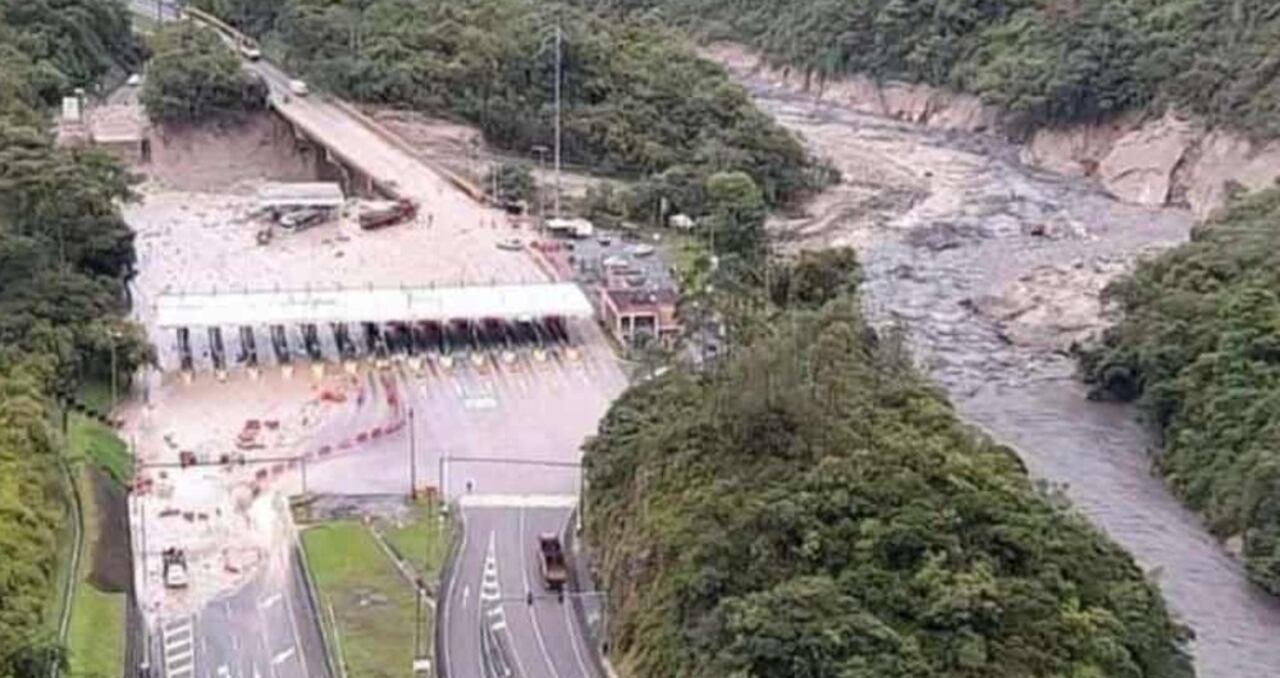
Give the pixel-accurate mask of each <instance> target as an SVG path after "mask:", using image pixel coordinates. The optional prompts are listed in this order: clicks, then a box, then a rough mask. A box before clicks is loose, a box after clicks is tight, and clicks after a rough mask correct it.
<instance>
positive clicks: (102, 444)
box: [67, 413, 133, 534]
mask: <svg viewBox="0 0 1280 678" xmlns="http://www.w3.org/2000/svg"><path fill="white" fill-rule="evenodd" d="M67 446H68V448H69V450H70V453H71V458H72V461H78V460H84V461H87V462H89V463H91V464H93V465H95V466H97V467H99V468H101V469H103V470H104V471H106V472H107V474H108V475H110V476H111V479H112V480H114V481H116V482H117V483H120V484H121V485H128V484H129V481H130V480H131V479H132V478H133V459H132V457H130V456H129V449H128V447H126V446H125V444H124V441H122V440H120V438H119V437H118V436H116V433H115V431H114V430H112V429H111V427H109V426H106V425H105V424H102V423H100V422H98V421H95V420H93V419H90V418H88V417H86V416H84V415H81V414H76V413H72V414H71V416H70V419H69V420H68V425H67ZM91 498H92V495H90V496H89V498H87V499H86V502H88V501H89V499H91ZM85 534H90V533H89V532H88V531H86V532H85Z"/></svg>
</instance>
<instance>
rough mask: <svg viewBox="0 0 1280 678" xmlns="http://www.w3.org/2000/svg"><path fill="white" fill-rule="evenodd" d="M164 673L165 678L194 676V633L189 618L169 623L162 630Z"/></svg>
mask: <svg viewBox="0 0 1280 678" xmlns="http://www.w3.org/2000/svg"><path fill="white" fill-rule="evenodd" d="M161 635H162V640H163V649H164V673H165V676H167V678H190V677H191V676H194V675H195V632H194V631H193V621H192V619H191V618H190V617H187V618H185V619H180V620H178V621H173V622H169V623H167V624H165V625H164V627H163V629H162V633H161Z"/></svg>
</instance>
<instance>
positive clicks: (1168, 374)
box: [1082, 189, 1280, 593]
mask: <svg viewBox="0 0 1280 678" xmlns="http://www.w3.org/2000/svg"><path fill="white" fill-rule="evenodd" d="M1277 224H1280V189H1271V190H1268V191H1264V192H1262V193H1259V194H1258V195H1255V196H1252V197H1248V198H1246V199H1243V200H1241V201H1239V202H1237V203H1235V204H1233V205H1232V206H1231V207H1230V209H1229V210H1228V211H1227V212H1225V213H1224V214H1223V215H1221V216H1219V217H1218V218H1216V219H1213V220H1211V221H1210V222H1209V223H1208V224H1206V225H1205V226H1204V227H1202V228H1200V229H1199V230H1198V231H1197V232H1196V234H1195V236H1194V237H1193V239H1192V242H1190V243H1188V244H1186V245H1183V246H1181V247H1178V248H1175V249H1173V250H1171V251H1169V252H1167V253H1165V254H1164V255H1162V256H1160V257H1157V258H1155V259H1153V260H1151V261H1147V262H1143V263H1142V264H1140V265H1139V266H1138V268H1137V270H1136V271H1135V272H1134V274H1133V275H1132V276H1131V277H1129V278H1127V279H1124V280H1121V281H1120V282H1118V283H1116V284H1114V285H1113V286H1112V287H1111V288H1110V289H1109V290H1108V294H1109V296H1110V297H1111V298H1113V299H1115V300H1116V301H1118V302H1119V304H1120V307H1121V309H1122V310H1123V313H1124V316H1123V319H1122V320H1121V321H1120V322H1119V323H1117V324H1116V325H1115V326H1114V327H1112V328H1110V329H1108V330H1107V332H1106V334H1105V335H1104V336H1103V338H1102V341H1101V343H1100V345H1098V346H1095V347H1093V348H1091V349H1089V350H1087V351H1085V352H1084V353H1083V355H1082V366H1083V369H1084V372H1085V375H1086V378H1087V379H1088V380H1089V381H1090V382H1091V383H1092V384H1093V391H1092V395H1093V397H1097V398H1116V399H1123V400H1132V399H1137V400H1138V402H1139V403H1140V404H1141V405H1142V406H1143V408H1144V410H1145V411H1147V412H1148V413H1149V414H1150V417H1151V420H1152V422H1153V423H1154V424H1155V425H1156V426H1157V427H1158V428H1159V429H1160V432H1161V434H1162V435H1161V439H1162V441H1163V448H1164V449H1163V450H1162V452H1161V454H1160V455H1158V456H1157V457H1156V467H1157V468H1158V469H1159V470H1160V472H1161V473H1162V474H1163V475H1164V476H1165V478H1166V480H1167V481H1168V483H1169V485H1170V487H1172V488H1173V490H1174V492H1175V493H1177V494H1178V495H1179V496H1180V497H1182V499H1183V500H1184V501H1186V502H1187V503H1188V504H1189V505H1190V506H1191V507H1192V508H1194V509H1196V510H1198V511H1200V512H1201V513H1202V514H1204V516H1205V518H1206V519H1207V521H1208V524H1209V527H1210V529H1212V530H1213V532H1214V533H1215V534H1217V535H1219V536H1220V537H1223V538H1227V539H1230V538H1232V537H1236V538H1238V539H1239V540H1240V541H1241V542H1242V547H1243V555H1244V558H1245V563H1246V565H1247V567H1248V572H1249V575H1250V576H1251V577H1252V578H1253V579H1254V580H1255V581H1257V582H1258V583H1259V584H1260V585H1262V586H1263V587H1264V588H1266V589H1268V590H1270V591H1272V592H1274V593H1280V539H1277V535H1280V507H1278V505H1277V502H1278V501H1280V500H1278V499H1277V498H1278V497H1280V485H1277V479H1278V478H1280V474H1278V473H1277V468H1278V467H1280V444H1277V443H1280V294H1277V292H1276V290H1277V289H1280V227H1278V226H1277Z"/></svg>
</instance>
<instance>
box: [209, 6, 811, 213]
mask: <svg viewBox="0 0 1280 678" xmlns="http://www.w3.org/2000/svg"><path fill="white" fill-rule="evenodd" d="M200 4H202V5H204V6H206V7H208V8H211V9H213V10H214V11H219V10H221V11H223V12H225V13H226V14H227V15H228V16H230V17H231V18H232V19H233V20H239V21H240V25H242V26H246V27H249V28H254V27H261V26H262V25H263V24H264V23H265V22H266V21H268V20H269V19H268V17H274V19H273V20H272V26H273V28H272V30H273V31H274V32H273V33H272V35H270V36H267V38H268V39H267V43H268V44H270V43H272V42H277V43H281V44H283V46H284V56H285V60H286V62H287V63H288V65H289V66H290V67H291V68H293V69H296V70H297V71H298V72H299V73H301V74H302V75H303V76H305V77H306V78H307V79H309V80H310V81H312V82H313V83H315V84H318V85H320V86H321V87H324V88H327V89H329V90H332V91H334V92H336V93H339V94H341V95H343V96H346V97H350V98H352V99H354V100H357V101H363V102H369V103H376V104H387V105H393V106H404V107H412V108H415V109H419V110H423V111H428V112H431V113H435V114H439V115H444V116H449V117H453V118H460V119H462V120H465V121H467V122H470V123H472V124H475V125H476V126H478V127H479V128H480V130H481V131H482V132H483V133H484V135H485V137H486V139H487V140H488V141H489V142H490V143H492V144H494V145H496V146H498V147H501V148H504V149H508V150H511V151H515V152H518V153H522V154H526V155H532V153H533V148H534V147H535V146H545V147H548V148H550V147H552V146H553V145H554V139H555V134H554V100H555V80H556V76H555V73H556V50H555V26H556V17H557V16H558V15H559V16H560V17H561V24H562V26H563V68H564V73H563V81H562V88H563V89H562V98H563V120H564V129H563V149H564V158H565V161H566V162H570V163H574V164H578V165H586V166H588V167H590V168H592V170H594V171H598V172H602V173H606V174H619V175H626V176H631V177H644V176H649V175H653V174H657V173H659V172H663V171H665V170H669V169H673V170H674V171H675V173H676V174H678V175H680V176H682V177H683V176H690V177H692V178H693V179H694V180H695V181H702V180H705V178H706V177H708V176H709V175H711V174H713V173H715V172H719V171H744V172H746V173H747V174H749V175H750V176H751V177H752V179H753V180H754V181H755V182H756V184H757V185H758V186H759V187H760V190H761V191H762V192H763V194H764V196H765V199H766V200H767V201H768V202H769V204H771V205H777V204H780V203H784V202H787V201H790V200H792V199H794V198H797V197H799V196H801V195H803V194H805V193H806V192H807V191H809V190H811V189H812V188H814V187H815V186H817V185H820V184H821V183H822V182H823V181H825V180H826V178H827V175H826V173H825V172H823V171H819V170H816V169H815V168H813V167H812V166H811V164H810V160H809V159H808V157H807V156H806V154H805V151H804V149H803V147H802V146H801V144H800V143H799V142H798V141H797V140H796V139H794V138H793V137H792V136H791V135H790V134H789V133H788V132H787V131H785V130H783V129H782V128H781V127H779V126H778V125H777V124H775V123H774V122H773V121H772V120H770V119H769V118H768V116H766V115H764V114H763V113H761V112H760V111H759V110H757V109H756V108H755V107H754V105H753V103H752V102H751V100H750V98H749V97H748V96H747V94H746V92H745V91H743V90H742V88H740V87H738V86H737V85H735V84H733V83H731V82H730V81H729V79H728V77H727V76H726V75H725V74H724V72H723V71H722V70H721V69H720V68H719V67H718V66H716V65H715V64H712V63H711V62H709V61H706V60H703V59H700V58H698V57H696V56H695V55H694V54H693V53H692V52H691V50H690V48H689V46H688V45H687V43H686V41H685V40H684V38H683V36H682V35H681V34H679V33H676V32H673V31H671V30H670V29H668V28H666V27H664V26H662V25H661V24H659V23H658V22H655V21H643V20H636V21H619V20H616V19H610V18H602V17H600V16H597V15H595V14H593V13H591V12H589V11H585V10H581V9H577V8H573V7H568V6H561V5H559V4H555V3H532V2H523V1H521V0H461V1H456V0H449V1H446V0H369V1H367V2H359V3H350V2H347V3H338V2H331V1H329V0H277V1H276V2H263V3H257V4H256V5H255V7H256V9H255V8H253V7H249V6H248V5H247V4H246V2H244V1H243V0H203V1H202V2H201V3H200ZM685 195H687V196H695V197H696V195H697V192H686V193H685ZM680 208H681V209H687V210H688V211H689V212H690V213H694V214H698V213H700V209H701V205H698V204H692V205H681V206H680ZM649 211H652V208H650V210H649Z"/></svg>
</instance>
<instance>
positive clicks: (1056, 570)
mask: <svg viewBox="0 0 1280 678" xmlns="http://www.w3.org/2000/svg"><path fill="white" fill-rule="evenodd" d="M856 270H857V267H856V265H855V263H854V262H853V260H852V258H851V257H850V256H848V255H847V254H841V253H838V252H837V253H826V254H822V255H811V256H809V257H807V258H805V259H802V260H801V261H800V262H798V263H797V264H796V265H795V266H794V267H793V268H791V269H783V270H779V271H776V272H775V274H774V275H773V276H772V277H773V278H774V280H775V281H777V282H776V283H775V284H774V285H772V286H771V289H770V294H769V295H768V296H769V297H771V298H772V299H773V300H774V301H775V302H781V303H783V304H787V306H786V307H784V308H781V309H780V308H779V307H778V306H769V307H768V309H772V310H768V309H765V310H766V315H765V316H764V317H763V318H762V319H769V318H768V314H769V313H772V314H776V315H775V317H773V318H772V320H773V322H767V323H757V324H756V328H757V332H756V336H757V337H758V338H756V339H753V340H746V341H743V342H742V343H739V344H736V345H735V349H734V351H733V353H732V355H731V357H729V358H727V359H725V360H724V361H723V362H722V363H721V364H720V365H719V366H718V367H717V368H716V369H712V370H707V371H704V372H701V373H699V372H690V371H687V370H675V371H672V372H668V373H667V374H665V375H663V376H661V377H659V378H657V379H655V380H651V381H648V382H646V383H643V384H641V385H638V386H635V387H633V388H632V389H630V390H629V391H628V392H627V393H626V394H625V395H624V396H623V397H622V398H621V399H620V400H619V401H618V402H616V403H615V404H614V406H613V407H612V408H611V409H610V411H609V413H608V415H607V416H606V417H605V419H604V420H603V422H602V423H601V425H600V429H599V433H598V435H597V436H596V437H595V438H594V439H592V440H591V441H590V442H589V443H588V445H587V449H586V456H585V463H586V466H587V473H588V485H587V487H588V496H587V507H588V508H587V510H586V523H587V531H588V536H589V537H590V540H591V541H592V542H593V543H595V544H598V545H600V547H601V551H602V553H601V556H602V557H601V565H600V568H601V574H602V577H603V586H604V587H605V588H606V589H607V591H608V598H609V605H610V615H609V619H610V627H611V629H610V631H611V632H610V636H611V641H612V646H613V650H612V653H611V654H612V656H613V658H614V661H615V663H617V664H619V665H620V668H621V669H622V670H623V671H622V672H623V673H624V675H629V676H633V677H635V678H647V677H653V678H666V677H667V676H689V677H693V678H696V677H700V676H705V677H707V678H720V677H723V676H737V677H741V678H747V677H760V678H765V677H768V678H782V677H787V676H795V677H815V676H843V677H845V678H892V677H894V676H901V677H903V678H906V677H910V678H927V677H930V676H937V677H939V678H941V677H944V676H945V677H948V678H959V677H963V676H972V677H974V678H978V677H981V678H998V677H1001V676H1008V677H1010V678H1014V677H1016V678H1030V677H1036V676H1044V677H1048V676H1131V677H1137V676H1150V677H1156V676H1160V677H1162V678H1168V677H1171V676H1186V675H1190V674H1191V672H1192V669H1191V668H1190V666H1189V662H1188V659H1187V657H1186V654H1185V652H1184V650H1183V648H1182V640H1183V639H1182V631H1181V630H1179V628H1178V627H1176V626H1175V625H1174V624H1173V623H1171V622H1170V619H1169V616H1168V613H1167V612H1166V610H1165V608H1164V606H1163V603H1162V601H1161V598H1160V595H1159V593H1158V592H1157V590H1156V588H1155V587H1154V586H1153V585H1152V584H1151V583H1150V582H1148V581H1147V580H1146V579H1145V578H1144V575H1143V573H1142V572H1141V571H1140V570H1139V569H1138V567H1137V566H1136V565H1135V564H1134V562H1133V561H1132V559H1131V558H1130V557H1129V556H1128V555H1127V554H1126V553H1125V552H1124V551H1122V550H1121V549H1120V548H1119V547H1117V546H1116V545H1115V544H1113V543H1112V542H1110V541H1109V540H1108V539H1107V538H1106V537H1105V536H1103V535H1102V534H1100V533H1099V532H1098V531H1096V530H1095V529H1094V528H1092V527H1090V526H1089V525H1088V524H1087V523H1085V522H1084V520H1083V519H1082V518H1081V517H1079V516H1078V515H1077V514H1075V513H1074V512H1072V511H1071V510H1070V509H1069V508H1067V507H1066V502H1065V500H1063V499H1060V498H1059V497H1058V496H1057V495H1054V494H1045V493H1042V492H1041V491H1039V490H1037V489H1036V488H1035V487H1033V485H1032V483H1031V482H1030V481H1029V480H1028V478H1027V475H1026V473H1025V471H1024V470H1023V469H1022V467H1021V465H1020V463H1019V461H1018V459H1017V457H1016V456H1015V455H1014V453H1013V452H1012V451H1011V450H1009V449H1007V448H1003V447H1000V446H997V445H995V444H993V443H992V442H991V441H989V440H987V439H986V438H984V437H982V436H981V435H979V434H977V433H975V432H973V431H971V430H969V429H968V428H966V427H965V426H963V425H962V424H960V423H959V421H958V419H957V417H956V415H955V413H954V412H953V410H952V409H951V407H950V405H949V404H948V403H947V402H946V400H945V399H944V398H943V397H942V396H940V395H939V394H938V393H937V392H936V391H935V390H934V389H933V388H932V387H931V386H929V385H928V383H927V381H926V380H925V379H924V378H923V377H922V376H920V375H919V374H917V373H916V372H915V371H914V369H913V367H912V366H911V365H910V361H909V359H908V358H907V357H906V356H907V354H906V351H905V349H904V348H903V346H902V344H901V343H900V340H899V339H896V338H895V337H894V336H893V335H892V334H891V333H890V334H887V335H881V334H878V333H877V332H875V331H873V330H872V329H871V328H869V327H868V326H867V325H866V324H865V323H864V322H863V321H862V319H861V318H860V316H859V314H858V312H857V310H856V308H857V304H856V301H855V299H854V292H852V291H851V289H852V288H853V287H854V284H853V282H852V281H851V278H850V276H852V275H855V274H856Z"/></svg>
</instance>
